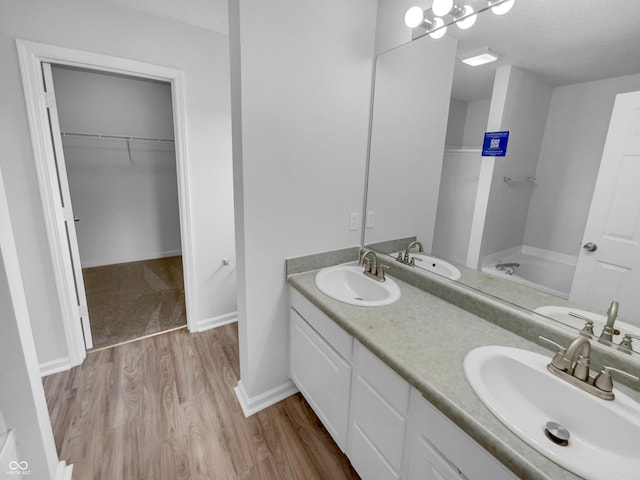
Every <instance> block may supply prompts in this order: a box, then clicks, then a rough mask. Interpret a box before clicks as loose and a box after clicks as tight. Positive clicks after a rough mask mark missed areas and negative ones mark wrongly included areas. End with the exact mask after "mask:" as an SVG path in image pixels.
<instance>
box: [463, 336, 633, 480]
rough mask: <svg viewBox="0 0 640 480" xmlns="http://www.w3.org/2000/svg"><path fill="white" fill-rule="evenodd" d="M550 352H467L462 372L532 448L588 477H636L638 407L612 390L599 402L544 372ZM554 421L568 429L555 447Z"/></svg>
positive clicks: (491, 349) (495, 349) (505, 349)
mask: <svg viewBox="0 0 640 480" xmlns="http://www.w3.org/2000/svg"><path fill="white" fill-rule="evenodd" d="M550 357H551V355H549V357H546V356H544V355H539V354H537V353H533V352H529V351H526V350H520V349H517V348H510V347H499V346H490V347H481V348H477V349H475V350H472V351H471V352H469V354H468V355H467V356H466V358H465V360H464V371H465V374H466V375H467V378H468V380H469V382H470V383H471V386H472V387H473V389H474V390H475V391H476V393H477V394H478V396H479V397H480V399H481V400H482V402H483V403H484V404H485V405H486V406H487V407H488V408H489V410H491V412H492V413H493V414H494V415H495V416H496V417H498V419H499V420H500V421H501V422H502V423H504V424H505V425H506V426H507V427H508V428H509V429H510V430H511V431H512V432H513V433H515V434H516V435H517V436H518V437H520V438H521V439H522V440H524V441H525V442H526V443H528V444H529V445H530V446H531V447H533V448H535V449H536V450H537V451H539V452H540V453H542V454H543V455H545V456H546V457H548V458H549V459H551V460H553V461H554V462H556V463H557V464H559V465H561V466H562V467H564V468H566V469H567V470H570V471H571V472H573V473H575V474H577V475H579V476H581V477H584V478H585V479H587V480H602V479H608V478H611V479H613V478H615V479H619V480H634V479H635V480H637V479H638V478H640V477H639V476H640V405H639V404H638V403H636V402H635V401H634V400H632V399H631V398H630V397H628V396H627V395H625V394H623V393H621V392H620V391H619V390H617V389H615V388H614V393H615V396H616V398H615V400H613V401H607V400H602V399H599V398H597V397H595V396H594V395H592V394H590V393H587V392H584V391H582V390H580V389H579V388H577V387H575V386H573V385H570V384H569V383H567V382H566V381H564V380H562V379H560V378H558V377H556V376H555V375H553V374H552V373H550V372H549V371H547V368H546V366H547V364H548V363H549V361H550ZM549 421H553V422H557V423H559V424H561V425H562V426H564V427H565V428H566V429H567V430H568V431H569V432H570V439H569V444H568V445H567V446H564V447H563V446H560V445H557V444H555V443H554V442H552V441H551V440H550V439H548V438H547V437H546V436H545V432H544V430H545V425H546V423H547V422H549Z"/></svg>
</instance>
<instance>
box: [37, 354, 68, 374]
mask: <svg viewBox="0 0 640 480" xmlns="http://www.w3.org/2000/svg"><path fill="white" fill-rule="evenodd" d="M39 367H40V376H41V377H46V376H47V375H53V374H54V373H59V372H64V371H66V370H69V369H71V367H72V365H71V360H70V359H69V357H62V358H57V359H55V360H50V361H48V362H43V363H41V364H40V365H39Z"/></svg>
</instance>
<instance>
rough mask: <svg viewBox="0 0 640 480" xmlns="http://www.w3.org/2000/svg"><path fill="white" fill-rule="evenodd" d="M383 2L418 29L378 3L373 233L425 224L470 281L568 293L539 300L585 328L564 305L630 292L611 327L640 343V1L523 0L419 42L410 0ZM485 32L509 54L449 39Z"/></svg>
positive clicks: (527, 292) (487, 41)
mask: <svg viewBox="0 0 640 480" xmlns="http://www.w3.org/2000/svg"><path fill="white" fill-rule="evenodd" d="M398 3H399V4H401V5H398ZM414 3H420V2H419V1H415V2H414ZM421 3H424V5H422V4H420V5H419V6H420V7H422V8H423V9H425V10H428V8H429V7H430V4H431V1H430V0H422V2H421ZM465 3H469V4H474V8H476V9H477V8H478V6H479V5H480V4H485V3H486V0H485V1H482V2H481V1H479V0H478V1H473V0H468V1H467V2H465ZM379 4H380V8H379V12H380V15H387V14H390V13H391V12H394V15H393V18H394V19H395V20H394V22H399V23H400V24H402V27H403V28H405V30H406V32H405V37H404V38H405V41H406V42H408V43H404V44H403V45H402V46H397V45H398V44H399V43H401V42H399V41H398V39H399V38H401V35H399V34H398V33H397V27H396V26H393V27H390V25H391V19H390V18H383V19H381V18H379V19H378V26H379V33H378V35H379V39H378V40H377V41H378V51H383V50H387V51H385V52H384V53H381V54H379V55H378V57H377V61H376V75H375V85H374V103H373V118H372V120H371V125H372V131H371V148H370V160H369V177H368V192H367V212H366V213H367V214H368V215H364V217H368V218H371V217H372V215H373V217H374V218H375V223H374V224H373V226H371V225H369V228H365V237H364V242H365V244H374V245H376V246H377V248H378V249H379V250H381V251H384V252H385V253H390V254H391V253H392V254H394V257H396V256H397V252H398V251H399V250H403V249H404V248H406V246H407V244H408V243H409V241H411V240H412V239H413V240H415V239H416V238H417V239H418V240H419V241H420V242H421V243H422V244H423V245H424V247H425V254H428V255H430V256H432V257H436V258H442V259H444V260H448V261H449V262H450V263H452V264H454V265H455V266H456V267H458V268H459V270H460V271H461V273H462V276H461V278H460V279H459V280H458V281H460V282H462V283H465V284H467V285H469V286H471V287H473V288H477V289H480V290H483V291H485V292H487V293H489V294H491V295H495V296H498V297H500V298H503V299H505V300H507V301H510V302H512V303H516V304H518V305H520V306H523V307H525V308H528V309H530V310H535V309H536V308H539V307H563V308H565V310H562V309H560V310H558V309H555V310H554V309H551V310H549V309H548V308H547V309H543V310H541V311H542V314H544V315H547V316H549V317H551V318H555V319H557V320H559V321H562V322H563V323H566V324H571V325H572V326H574V327H576V328H578V329H582V328H583V327H584V326H585V324H586V321H585V320H583V319H580V318H578V317H575V316H569V315H568V312H567V310H566V309H567V308H568V309H570V310H572V311H574V312H573V313H576V314H578V315H581V314H580V312H588V313H596V314H600V315H604V316H605V317H606V310H607V308H608V307H609V304H610V302H611V301H612V300H619V302H620V309H619V316H620V320H618V321H617V323H616V324H615V326H616V327H619V326H620V328H619V329H620V330H621V331H622V333H621V334H618V335H614V337H613V342H614V343H615V344H616V345H619V344H621V343H622V344H623V346H628V345H629V343H630V342H637V343H636V344H635V345H634V347H635V350H637V351H640V340H633V339H632V337H628V338H627V339H626V340H625V339H624V338H623V337H624V334H625V333H629V334H630V335H635V334H636V330H635V329H638V331H640V296H639V295H637V294H636V293H635V292H636V291H637V290H638V288H640V278H639V277H638V275H639V273H638V272H640V251H638V250H637V248H638V247H636V245H640V241H637V240H640V238H639V237H640V217H639V215H640V195H638V194H637V189H636V187H635V186H636V185H638V184H640V165H637V163H638V162H637V161H634V159H636V158H640V149H638V142H637V140H636V143H635V144H634V140H633V139H634V138H637V135H638V133H639V132H638V129H640V119H639V118H638V117H636V116H634V115H636V114H635V113H634V112H637V111H640V100H639V99H640V94H628V95H621V94H626V93H628V92H636V91H640V57H639V56H638V55H637V52H638V51H640V35H637V26H636V19H637V18H640V2H638V1H637V0H624V1H619V2H616V8H615V9H609V10H610V11H607V9H604V8H602V2H601V1H595V0H566V1H563V2H556V1H554V0H538V1H536V2H526V1H516V2H515V5H514V7H513V9H512V10H511V11H510V12H509V14H508V15H505V16H501V17H497V16H495V15H491V14H486V13H485V14H483V15H482V16H479V17H478V19H477V22H476V24H475V25H474V26H473V28H471V29H470V30H464V31H462V30H459V29H457V28H453V27H450V28H449V29H448V31H447V34H446V35H445V36H444V37H443V38H442V39H439V40H434V39H432V38H430V37H428V36H424V37H420V38H419V39H418V40H415V41H413V42H409V40H410V39H411V37H412V33H411V31H410V30H409V29H407V28H406V27H404V24H403V23H402V22H403V15H404V11H406V9H407V8H408V7H409V6H411V3H407V2H406V1H404V0H403V1H401V2H392V1H391V0H380V2H379ZM394 9H395V11H394ZM399 9H404V11H402V12H400V11H399ZM381 26H382V27H385V26H386V27H387V28H386V30H385V28H381ZM391 28H394V29H396V30H395V31H394V32H390V29H391ZM414 36H415V35H414ZM394 41H395V42H396V43H395V44H394ZM443 42H448V43H443ZM451 45H453V47H451ZM485 46H487V47H491V48H493V49H495V50H498V51H499V52H501V53H503V54H504V56H503V57H502V58H501V59H499V60H498V61H496V62H494V63H492V64H488V65H483V66H480V67H468V66H466V65H464V64H463V63H462V62H460V61H459V60H458V59H454V58H452V57H453V56H454V54H453V53H451V50H450V49H451V48H453V49H454V50H455V52H456V55H458V56H459V55H460V54H462V53H464V52H468V51H472V50H477V49H478V48H481V47H485ZM391 47H397V48H392V49H390V48H391ZM448 49H449V50H448ZM423 55H424V56H425V58H428V60H424V61H421V60H420V59H419V58H418V57H420V58H422V56H423ZM437 55H441V57H440V60H436V57H437ZM447 55H450V57H449V58H447ZM429 56H433V57H429ZM452 62H455V63H454V65H453V81H452V83H451V81H450V78H451V69H450V68H451V67H450V66H451V64H452ZM448 82H449V88H450V89H451V95H449V94H448V93H446V91H447V83H448ZM443 95H446V96H447V102H446V106H443V104H442V96H443ZM614 104H615V107H614ZM503 130H507V131H510V139H509V144H508V147H507V154H506V156H505V157H482V156H481V150H480V148H481V145H482V140H483V133H484V132H485V131H503ZM620 132H627V133H629V134H630V135H629V136H627V137H624V135H621V134H620ZM365 227H366V225H365ZM397 239H406V240H402V241H399V242H396V243H395V244H394V242H392V241H393V240H397ZM385 242H386V244H385ZM403 242H406V243H403ZM589 243H591V244H594V245H595V246H596V247H595V249H593V247H590V246H589V245H587V244H589ZM385 245H386V246H385ZM583 245H585V246H586V247H590V248H583ZM505 264H511V265H508V266H507V267H504V265H505ZM416 266H417V268H420V262H417V265H416ZM582 315H583V316H584V313H582ZM569 318H570V319H569ZM623 327H624V328H623ZM599 328H600V326H599V324H598V323H597V322H595V323H594V329H595V334H596V336H597V335H599V334H600V331H599ZM625 328H626V329H627V330H626V331H625V330H624V329H625Z"/></svg>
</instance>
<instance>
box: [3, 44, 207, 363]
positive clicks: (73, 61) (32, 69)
mask: <svg viewBox="0 0 640 480" xmlns="http://www.w3.org/2000/svg"><path fill="white" fill-rule="evenodd" d="M16 46H17V50H18V60H19V63H20V71H21V74H22V85H23V89H24V96H25V102H26V107H27V117H28V120H29V130H30V133H31V143H32V146H33V155H34V160H35V165H36V172H37V177H38V186H39V190H40V199H41V203H42V210H43V213H44V220H45V227H46V231H47V239H48V243H49V250H50V253H51V260H52V265H53V273H54V278H55V283H56V289H57V294H58V299H59V302H60V308H61V313H62V323H63V327H64V333H65V338H66V342H67V347H68V352H69V366H68V367H69V368H71V367H73V366H75V365H79V364H80V363H82V361H83V360H84V358H85V357H86V348H85V344H84V337H83V333H82V326H81V324H80V321H79V319H78V315H77V314H76V313H77V312H76V311H77V305H76V301H75V289H74V288H75V287H74V284H73V276H71V273H72V272H71V262H70V253H69V248H68V245H67V242H66V233H65V232H63V231H62V229H61V228H60V226H61V225H62V223H61V222H60V221H59V220H60V215H61V211H60V209H58V208H56V206H55V205H56V202H55V195H57V194H58V193H57V192H58V184H57V182H58V178H57V175H56V171H55V160H54V152H53V147H52V144H51V136H50V130H49V119H48V115H47V109H46V98H45V94H44V83H43V79H42V70H41V67H40V64H41V63H42V62H48V63H52V64H58V65H67V66H73V67H80V68H85V69H91V70H96V71H102V72H109V73H118V74H123V75H129V76H134V77H139V78H147V79H152V80H160V81H164V82H169V83H170V84H171V97H172V107H173V129H174V140H175V154H176V173H177V181H178V209H179V213H180V239H181V242H182V264H183V271H184V290H185V303H186V314H187V328H188V329H189V330H190V331H197V325H196V323H195V319H196V315H195V311H194V309H195V305H196V304H197V303H196V299H195V288H194V285H195V281H194V276H193V275H194V268H193V267H194V265H193V255H192V246H193V238H192V227H191V206H190V200H189V199H190V196H189V172H188V162H187V158H188V157H187V145H186V124H185V91H184V73H183V72H182V71H181V70H177V69H174V68H170V67H164V66H161V65H154V64H150V63H144V62H139V61H136V60H129V59H126V58H120V57H113V56H109V55H103V54H98V53H93V52H87V51H83V50H75V49H70V48H64V47H59V46H55V45H47V44H43V43H37V42H31V41H27V40H21V39H16ZM64 369H65V368H60V369H59V370H64ZM48 373H53V372H48Z"/></svg>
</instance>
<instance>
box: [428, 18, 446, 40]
mask: <svg viewBox="0 0 640 480" xmlns="http://www.w3.org/2000/svg"><path fill="white" fill-rule="evenodd" d="M433 25H434V26H433V27H432V28H431V30H435V29H436V28H440V27H442V28H440V30H438V31H436V32H433V33H430V34H429V36H430V37H431V38H433V39H435V40H437V39H438V38H442V37H444V34H445V33H447V27H445V26H444V21H443V20H442V19H441V18H435V19H434V20H433Z"/></svg>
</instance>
